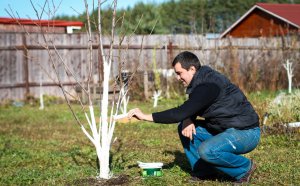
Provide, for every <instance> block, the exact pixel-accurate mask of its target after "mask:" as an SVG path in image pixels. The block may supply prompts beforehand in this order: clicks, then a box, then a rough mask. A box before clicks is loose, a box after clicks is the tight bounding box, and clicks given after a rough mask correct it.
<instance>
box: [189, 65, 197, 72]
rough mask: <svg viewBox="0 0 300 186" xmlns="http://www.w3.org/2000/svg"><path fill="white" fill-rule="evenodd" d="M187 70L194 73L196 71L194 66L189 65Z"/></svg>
mask: <svg viewBox="0 0 300 186" xmlns="http://www.w3.org/2000/svg"><path fill="white" fill-rule="evenodd" d="M189 70H190V71H192V72H193V73H196V71H197V70H196V68H195V67H194V66H190V68H189Z"/></svg>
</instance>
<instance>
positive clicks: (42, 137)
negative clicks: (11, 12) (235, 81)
mask: <svg viewBox="0 0 300 186" xmlns="http://www.w3.org/2000/svg"><path fill="white" fill-rule="evenodd" d="M181 101H182V100H176V101H171V102H170V101H169V102H167V101H164V100H163V101H161V102H160V103H159V105H160V106H159V107H158V108H157V109H156V110H162V109H164V108H168V107H172V106H176V105H179V104H180V102H181ZM255 104H258V103H255ZM137 105H138V106H139V107H142V108H143V109H144V110H147V111H149V112H151V111H154V109H153V108H152V103H150V102H149V103H148V102H144V103H140V102H139V103H138V102H134V103H131V105H130V107H131V108H132V107H135V106H137ZM161 105H163V106H161ZM255 106H256V108H258V110H262V108H261V107H258V106H257V105H255ZM114 136H115V137H116V138H115V142H114V143H113V145H112V150H111V157H112V160H111V161H112V162H111V166H112V167H111V169H112V171H113V173H114V175H116V176H118V175H128V177H127V178H128V181H127V183H126V184H127V185H192V184H191V183H189V182H188V180H189V178H190V175H189V171H190V168H189V165H188V162H187V160H186V158H185V155H184V153H183V149H182V147H181V144H180V141H179V139H178V136H177V125H176V124H172V125H159V124H153V123H147V122H135V123H133V122H132V123H126V124H117V126H116V130H115V135H114ZM299 149H300V143H299V133H296V134H295V133H294V134H289V135H287V134H273V135H263V136H262V138H261V143H260V145H259V146H258V148H256V150H254V151H253V152H251V153H249V154H247V155H246V156H247V157H251V158H253V159H254V160H255V161H256V163H257V165H258V169H257V171H256V172H255V173H254V176H253V179H252V182H251V183H253V184H258V185H300V168H299V167H300V158H299V157H300V150H299ZM96 161H97V160H96V155H95V151H94V148H93V146H92V145H91V143H90V142H89V140H88V139H87V138H86V137H85V136H84V135H83V133H82V132H81V130H80V128H79V127H78V125H76V123H75V120H74V119H73V117H72V115H71V113H70V112H69V111H68V108H67V106H65V105H51V106H47V107H46V108H45V110H43V111H41V110H39V109H38V106H37V107H32V106H25V107H19V108H17V107H12V106H9V107H4V106H2V107H0V172H1V177H0V185H91V182H89V180H91V179H93V178H95V176H96V175H97V171H98V169H97V163H96ZM137 161H143V162H152V161H159V162H163V163H164V167H163V176H162V177H150V178H142V177H141V170H140V169H139V167H138V166H137ZM198 184H199V185H226V184H229V182H224V181H218V180H215V181H204V182H201V183H198Z"/></svg>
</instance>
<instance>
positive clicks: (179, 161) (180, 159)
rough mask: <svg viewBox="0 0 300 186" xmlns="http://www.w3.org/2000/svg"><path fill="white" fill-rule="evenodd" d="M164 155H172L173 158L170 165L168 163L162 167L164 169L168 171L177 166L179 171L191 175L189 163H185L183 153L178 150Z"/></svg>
mask: <svg viewBox="0 0 300 186" xmlns="http://www.w3.org/2000/svg"><path fill="white" fill-rule="evenodd" d="M164 153H166V154H170V155H173V156H174V157H175V159H174V161H173V162H172V163H168V164H165V165H164V168H165V169H170V168H172V167H174V166H176V165H178V166H179V167H180V168H181V170H183V171H184V172H186V173H191V168H190V165H189V162H188V161H187V159H186V156H185V154H184V153H182V152H180V151H179V150H176V151H165V152H164Z"/></svg>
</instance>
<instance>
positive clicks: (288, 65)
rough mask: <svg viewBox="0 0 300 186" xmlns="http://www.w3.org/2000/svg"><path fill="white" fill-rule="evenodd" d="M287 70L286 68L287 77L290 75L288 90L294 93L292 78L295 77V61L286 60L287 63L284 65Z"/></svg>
mask: <svg viewBox="0 0 300 186" xmlns="http://www.w3.org/2000/svg"><path fill="white" fill-rule="evenodd" d="M283 66H284V68H285V70H286V73H287V77H288V92H289V94H291V93H292V79H293V76H294V75H293V71H294V69H293V63H292V62H290V60H289V59H287V60H286V63H285V64H284V65H283Z"/></svg>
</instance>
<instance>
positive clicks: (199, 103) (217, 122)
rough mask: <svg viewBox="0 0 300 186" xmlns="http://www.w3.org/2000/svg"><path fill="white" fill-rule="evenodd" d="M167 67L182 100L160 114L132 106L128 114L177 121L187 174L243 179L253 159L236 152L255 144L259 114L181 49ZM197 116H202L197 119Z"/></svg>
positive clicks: (234, 89) (237, 91)
mask: <svg viewBox="0 0 300 186" xmlns="http://www.w3.org/2000/svg"><path fill="white" fill-rule="evenodd" d="M172 66H173V68H174V70H175V73H176V74H177V79H178V80H179V81H181V82H182V83H183V85H184V86H185V87H186V88H187V89H186V93H187V94H188V95H189V98H188V100H187V101H185V102H184V103H183V104H182V105H181V106H179V107H176V108H172V109H169V110H165V111H162V112H157V113H152V114H144V113H143V112H142V111H141V110H140V109H138V108H136V109H132V110H130V111H129V112H128V117H129V118H131V117H133V116H134V117H136V118H138V119H140V120H145V121H153V122H155V123H176V122H180V124H179V126H178V132H179V136H180V140H181V142H182V145H183V148H184V151H185V154H186V157H187V159H188V160H189V163H190V164H191V167H192V171H193V174H194V175H196V177H197V178H199V179H203V178H205V177H207V176H212V175H214V174H216V173H217V172H222V173H223V174H225V175H228V176H230V177H231V178H233V179H234V180H235V182H237V183H245V182H246V183H247V182H249V180H250V176H251V174H252V173H253V171H254V170H255V168H256V166H255V164H254V162H253V161H252V160H250V159H248V158H246V157H244V156H241V155H240V154H245V153H248V152H250V151H252V150H253V149H254V148H255V147H256V146H257V145H258V143H259V139H260V128H259V118H258V115H257V114H256V112H255V111H254V109H253V107H252V105H251V104H250V102H249V101H248V100H247V98H246V97H245V96H244V94H243V93H242V91H241V90H240V89H239V88H238V87H237V86H235V85H234V84H232V83H231V82H230V81H229V80H228V79H227V78H226V77H225V76H224V75H222V74H220V73H219V72H217V71H215V70H213V69H211V68H210V67H208V66H201V64H200V62H199V59H198V58H197V56H196V55H194V54H193V53H191V52H188V51H185V52H182V53H180V54H178V55H177V56H176V58H175V59H174V61H173V63H172ZM199 117H201V118H202V119H199Z"/></svg>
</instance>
